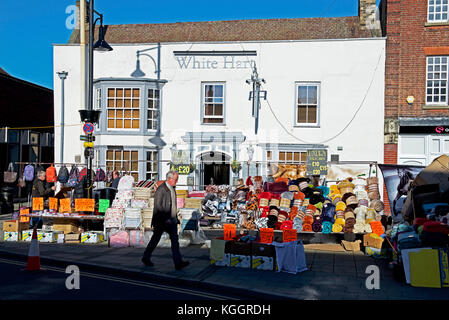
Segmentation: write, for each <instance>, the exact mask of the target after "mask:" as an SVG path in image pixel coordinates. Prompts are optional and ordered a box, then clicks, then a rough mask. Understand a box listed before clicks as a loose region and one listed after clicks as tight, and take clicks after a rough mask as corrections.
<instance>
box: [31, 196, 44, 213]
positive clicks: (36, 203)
mask: <svg viewBox="0 0 449 320" xmlns="http://www.w3.org/2000/svg"><path fill="white" fill-rule="evenodd" d="M42 210H44V198H33V211H42Z"/></svg>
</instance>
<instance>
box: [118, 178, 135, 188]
mask: <svg viewBox="0 0 449 320" xmlns="http://www.w3.org/2000/svg"><path fill="white" fill-rule="evenodd" d="M133 186H134V177H133V176H130V175H125V176H123V177H121V178H120V181H119V182H118V187H117V190H119V191H120V190H131V189H132V188H133Z"/></svg>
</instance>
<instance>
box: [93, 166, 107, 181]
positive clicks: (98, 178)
mask: <svg viewBox="0 0 449 320" xmlns="http://www.w3.org/2000/svg"><path fill="white" fill-rule="evenodd" d="M105 180H106V174H105V172H104V170H103V169H101V168H98V169H97V171H96V172H95V177H94V181H95V182H103V181H105Z"/></svg>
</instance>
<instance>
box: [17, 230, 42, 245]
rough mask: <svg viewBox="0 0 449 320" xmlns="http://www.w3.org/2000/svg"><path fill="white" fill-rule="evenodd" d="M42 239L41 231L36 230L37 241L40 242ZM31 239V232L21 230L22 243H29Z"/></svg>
mask: <svg viewBox="0 0 449 320" xmlns="http://www.w3.org/2000/svg"><path fill="white" fill-rule="evenodd" d="M42 237H43V232H42V230H37V241H41V240H42ZM32 238H33V230H32V229H30V230H23V231H22V241H26V242H31V240H32Z"/></svg>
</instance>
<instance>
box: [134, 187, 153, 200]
mask: <svg viewBox="0 0 449 320" xmlns="http://www.w3.org/2000/svg"><path fill="white" fill-rule="evenodd" d="M151 194H152V192H151V189H150V188H140V187H137V188H135V190H134V199H136V200H148V199H150V198H151Z"/></svg>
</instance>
